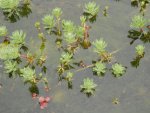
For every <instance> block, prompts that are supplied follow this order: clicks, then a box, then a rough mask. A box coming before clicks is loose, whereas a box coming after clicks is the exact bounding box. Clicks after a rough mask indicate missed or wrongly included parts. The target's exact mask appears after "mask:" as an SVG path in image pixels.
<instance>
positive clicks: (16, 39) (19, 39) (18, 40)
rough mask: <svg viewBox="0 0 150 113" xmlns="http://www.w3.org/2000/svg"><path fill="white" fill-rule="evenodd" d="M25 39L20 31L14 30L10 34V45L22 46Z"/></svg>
mask: <svg viewBox="0 0 150 113" xmlns="http://www.w3.org/2000/svg"><path fill="white" fill-rule="evenodd" d="M25 37H26V34H25V33H24V32H23V31H22V30H20V31H18V30H16V31H14V32H13V33H12V36H11V37H10V38H11V39H12V40H11V43H13V44H18V45H19V44H24V43H25Z"/></svg>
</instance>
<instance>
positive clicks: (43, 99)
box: [39, 96, 51, 109]
mask: <svg viewBox="0 0 150 113" xmlns="http://www.w3.org/2000/svg"><path fill="white" fill-rule="evenodd" d="M50 100H51V98H50V97H43V96H41V97H39V104H40V108H41V109H44V108H45V107H47V104H48V102H49V101H50Z"/></svg>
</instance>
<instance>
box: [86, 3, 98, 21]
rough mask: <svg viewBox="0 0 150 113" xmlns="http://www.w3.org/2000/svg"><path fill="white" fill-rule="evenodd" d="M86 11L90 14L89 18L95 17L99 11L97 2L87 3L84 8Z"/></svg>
mask: <svg viewBox="0 0 150 113" xmlns="http://www.w3.org/2000/svg"><path fill="white" fill-rule="evenodd" d="M83 10H84V13H86V14H88V17H89V18H93V17H94V16H97V14H98V12H99V6H98V5H97V4H96V3H95V2H89V3H87V4H85V8H84V9H83Z"/></svg>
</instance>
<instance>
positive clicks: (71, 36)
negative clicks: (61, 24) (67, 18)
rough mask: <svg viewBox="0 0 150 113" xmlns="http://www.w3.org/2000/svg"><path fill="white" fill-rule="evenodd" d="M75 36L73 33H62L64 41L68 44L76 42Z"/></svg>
mask: <svg viewBox="0 0 150 113" xmlns="http://www.w3.org/2000/svg"><path fill="white" fill-rule="evenodd" d="M75 36H76V34H74V33H70V32H67V33H64V40H65V41H66V42H67V43H68V44H71V43H74V42H76V41H77V39H76V38H75Z"/></svg>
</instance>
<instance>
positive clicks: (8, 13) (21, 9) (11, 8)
mask: <svg viewBox="0 0 150 113" xmlns="http://www.w3.org/2000/svg"><path fill="white" fill-rule="evenodd" d="M30 2H31V0H0V9H1V10H2V11H3V14H4V15H5V18H6V20H9V21H11V22H16V21H17V20H19V19H20V17H24V16H28V15H29V14H30V13H31V8H30Z"/></svg>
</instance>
